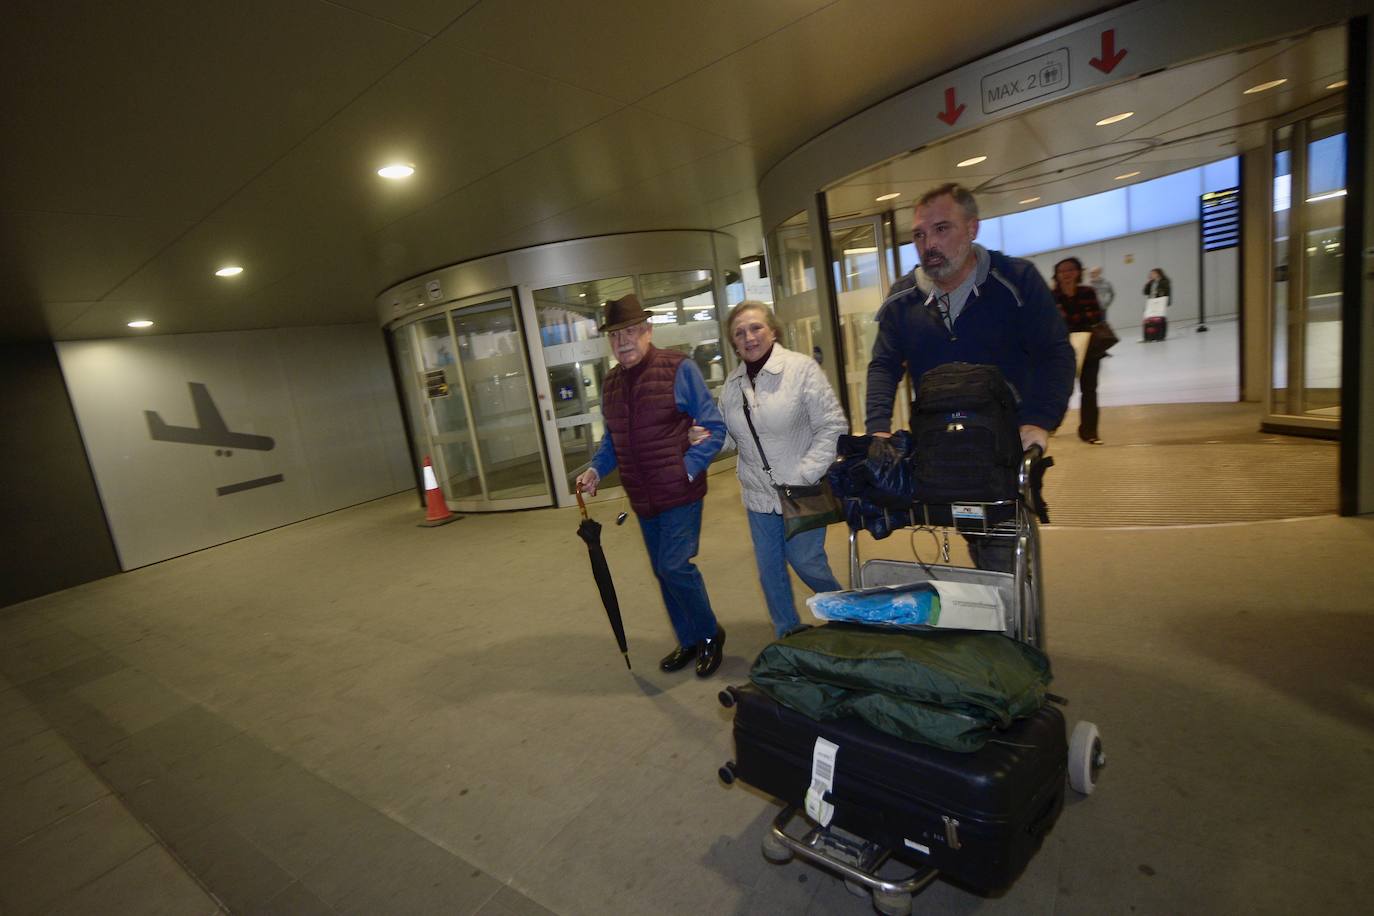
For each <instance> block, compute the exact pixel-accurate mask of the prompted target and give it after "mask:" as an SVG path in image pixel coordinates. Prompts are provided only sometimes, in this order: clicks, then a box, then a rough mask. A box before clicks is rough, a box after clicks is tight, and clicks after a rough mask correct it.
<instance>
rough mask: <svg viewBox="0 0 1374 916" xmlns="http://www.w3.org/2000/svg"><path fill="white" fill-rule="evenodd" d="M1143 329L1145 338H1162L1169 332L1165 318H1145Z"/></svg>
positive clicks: (1167, 320)
mask: <svg viewBox="0 0 1374 916" xmlns="http://www.w3.org/2000/svg"><path fill="white" fill-rule="evenodd" d="M1143 327H1144V329H1145V339H1146V340H1147V341H1148V340H1163V339H1164V335H1165V334H1167V333H1168V332H1169V319H1167V318H1146V319H1145V322H1144V324H1143Z"/></svg>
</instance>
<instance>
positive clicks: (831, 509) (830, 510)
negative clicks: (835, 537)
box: [740, 381, 844, 538]
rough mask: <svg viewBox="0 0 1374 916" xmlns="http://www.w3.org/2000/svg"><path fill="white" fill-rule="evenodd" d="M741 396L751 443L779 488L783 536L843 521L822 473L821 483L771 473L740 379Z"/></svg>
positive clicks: (833, 495)
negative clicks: (783, 478)
mask: <svg viewBox="0 0 1374 916" xmlns="http://www.w3.org/2000/svg"><path fill="white" fill-rule="evenodd" d="M740 398H741V401H742V403H743V404H744V422H745V423H748V424H749V435H751V436H753V437H754V447H755V448H757V449H758V450H759V458H760V459H761V460H762V461H763V472H764V473H765V474H767V475H768V480H769V481H770V482H771V483H772V484H773V489H775V490H777V491H778V502H780V503H782V531H783V536H784V537H785V538H791V537H792V536H793V535H794V534H801V533H802V532H803V531H810V530H811V529H813V528H824V527H825V526H826V525H833V524H834V523H835V522H839V521H843V520H844V511H843V509H842V508H841V507H840V501H839V500H838V499H836V498H835V491H833V490H831V489H830V482H829V481H828V480H826V478H824V477H822V478H821V482H820V483H813V484H796V483H778V482H777V480H776V479H775V478H774V477H773V469H772V468H771V467H769V465H768V455H767V453H765V452H764V450H763V443H762V442H760V441H759V434H758V431H757V430H756V429H754V419H753V417H751V416H750V412H749V393H748V392H746V391H745V390H744V382H743V381H741V382H740Z"/></svg>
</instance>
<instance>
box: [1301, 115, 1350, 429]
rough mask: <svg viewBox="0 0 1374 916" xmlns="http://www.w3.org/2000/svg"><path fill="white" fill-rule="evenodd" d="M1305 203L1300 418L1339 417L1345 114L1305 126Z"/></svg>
mask: <svg viewBox="0 0 1374 916" xmlns="http://www.w3.org/2000/svg"><path fill="white" fill-rule="evenodd" d="M1306 160H1307V163H1306V164H1307V181H1306V188H1307V193H1306V195H1305V196H1304V199H1303V220H1302V225H1303V228H1304V230H1305V231H1304V243H1305V244H1304V245H1303V303H1302V305H1303V321H1304V324H1305V327H1304V329H1303V330H1304V333H1303V343H1304V346H1303V364H1304V365H1303V370H1304V371H1303V376H1302V379H1303V396H1302V402H1301V404H1300V405H1299V406H1300V409H1301V411H1302V413H1304V414H1309V415H1318V416H1327V417H1331V418H1333V419H1338V418H1339V417H1340V415H1341V290H1342V285H1341V284H1342V275H1341V273H1342V271H1343V270H1344V268H1345V228H1344V227H1345V114H1344V112H1337V113H1334V114H1326V115H1318V116H1317V117H1315V118H1311V119H1310V120H1309V121H1308V122H1307V156H1306Z"/></svg>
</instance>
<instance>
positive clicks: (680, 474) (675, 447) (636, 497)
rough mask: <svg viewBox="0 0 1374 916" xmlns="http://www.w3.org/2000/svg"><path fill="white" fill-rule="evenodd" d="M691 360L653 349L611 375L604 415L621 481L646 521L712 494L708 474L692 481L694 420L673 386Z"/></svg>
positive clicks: (603, 399)
mask: <svg viewBox="0 0 1374 916" xmlns="http://www.w3.org/2000/svg"><path fill="white" fill-rule="evenodd" d="M684 359H686V356H685V355H684V354H682V353H679V352H678V351H676V350H660V349H658V348H657V347H651V348H650V349H649V353H648V355H647V356H645V357H644V361H643V362H641V363H640V364H639V365H637V366H635V367H634V369H633V370H630V371H626V370H625V368H624V367H623V366H615V367H614V368H612V369H611V371H610V372H608V373H606V380H605V383H604V385H603V387H602V390H601V413H602V416H603V417H604V418H605V420H606V428H607V429H609V430H610V431H611V443H612V444H613V445H614V446H615V460H616V463H617V464H619V465H620V482H621V483H622V484H623V485H624V487H625V492H626V493H628V494H629V496H630V506H631V507H632V508H633V509H634V510H635V514H636V515H638V516H639V517H640V518H653V517H654V516H655V515H658V514H659V513H660V512H666V511H667V510H669V509H676V508H677V507H678V506H685V505H687V504H688V503H693V502H696V501H697V500H699V499H701V498H702V497H703V496H705V495H706V472H705V471H703V472H702V473H700V474H698V475H697V479H696V480H692V481H688V480H687V467H686V465H685V464H683V456H684V455H685V454H687V448H688V446H687V430H688V429H690V428H691V426H692V418H691V417H689V416H688V415H687V414H685V413H682V412H681V411H680V410H678V409H677V401H676V400H675V399H674V398H673V383H674V381H676V379H677V369H678V365H679V364H680V363H681V362H682V361H683V360H684Z"/></svg>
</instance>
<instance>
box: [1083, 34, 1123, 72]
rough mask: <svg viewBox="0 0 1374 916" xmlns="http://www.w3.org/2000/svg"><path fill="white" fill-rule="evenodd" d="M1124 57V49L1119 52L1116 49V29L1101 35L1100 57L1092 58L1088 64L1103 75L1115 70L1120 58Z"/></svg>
mask: <svg viewBox="0 0 1374 916" xmlns="http://www.w3.org/2000/svg"><path fill="white" fill-rule="evenodd" d="M1125 56H1126V49H1125V48H1122V49H1121V50H1120V51H1118V50H1117V49H1116V29H1108V30H1107V31H1105V32H1103V33H1102V56H1101V57H1094V58H1093V59H1092V60H1090V61H1088V63H1090V64H1092V65H1093V66H1094V67H1096V68H1097V69H1099V70H1101V71H1102V72H1103V73H1111V72H1112V71H1113V70H1115V69H1116V65H1117V64H1119V63H1121V58H1123V57H1125Z"/></svg>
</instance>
